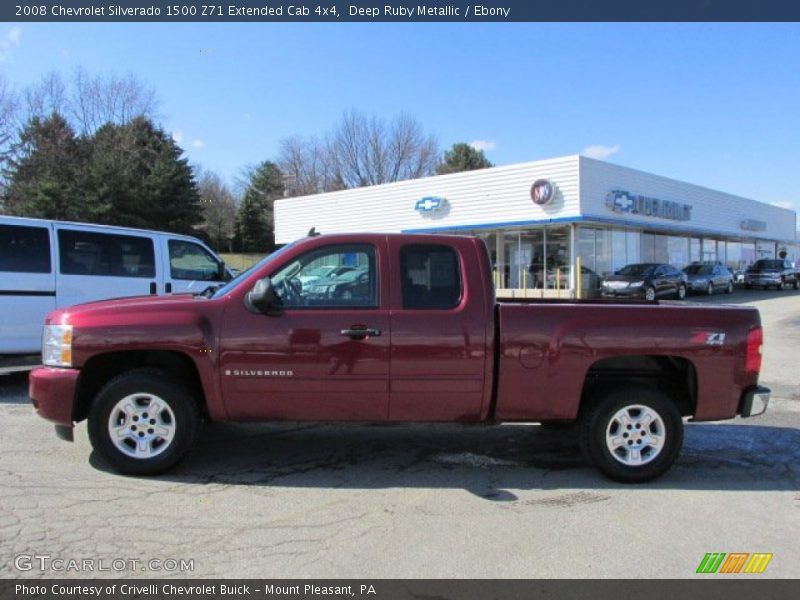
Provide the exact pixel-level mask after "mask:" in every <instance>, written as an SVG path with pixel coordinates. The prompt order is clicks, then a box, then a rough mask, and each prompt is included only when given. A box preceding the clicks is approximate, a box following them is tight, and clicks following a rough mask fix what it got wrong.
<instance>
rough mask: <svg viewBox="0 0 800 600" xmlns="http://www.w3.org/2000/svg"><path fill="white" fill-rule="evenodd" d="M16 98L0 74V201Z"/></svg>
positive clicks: (9, 148) (14, 131)
mask: <svg viewBox="0 0 800 600" xmlns="http://www.w3.org/2000/svg"><path fill="white" fill-rule="evenodd" d="M16 114H17V99H16V97H15V96H14V93H13V91H12V90H11V88H10V87H9V86H8V84H7V83H6V80H5V79H4V78H3V77H2V76H0V202H1V201H2V197H3V195H4V194H5V189H6V183H7V174H6V171H7V169H8V161H9V160H10V158H11V151H12V144H13V141H14V135H15V133H16V130H17V121H16Z"/></svg>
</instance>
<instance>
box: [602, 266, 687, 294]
mask: <svg viewBox="0 0 800 600" xmlns="http://www.w3.org/2000/svg"><path fill="white" fill-rule="evenodd" d="M602 295H603V297H605V298H620V297H622V298H644V299H645V300H655V299H656V298H663V297H668V298H677V299H678V300H683V299H684V298H685V297H686V278H685V275H684V274H683V273H681V272H680V271H679V270H678V269H676V268H675V267H673V266H672V265H663V264H657V263H637V264H633V265H627V266H625V267H623V268H622V269H620V270H619V271H617V272H616V273H614V274H613V275H610V276H608V277H606V279H605V280H604V281H603V288H602Z"/></svg>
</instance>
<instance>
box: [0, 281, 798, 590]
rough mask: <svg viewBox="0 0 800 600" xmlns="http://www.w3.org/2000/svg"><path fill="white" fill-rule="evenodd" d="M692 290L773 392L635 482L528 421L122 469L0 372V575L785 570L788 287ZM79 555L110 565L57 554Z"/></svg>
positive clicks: (226, 430)
mask: <svg viewBox="0 0 800 600" xmlns="http://www.w3.org/2000/svg"><path fill="white" fill-rule="evenodd" d="M691 300H694V301H699V302H731V303H747V304H753V305H755V306H757V307H758V308H759V309H760V310H761V315H762V321H763V323H764V326H765V338H766V342H765V349H764V368H763V371H762V378H761V379H762V382H763V383H764V384H765V385H767V386H769V387H771V388H772V389H773V399H772V402H771V405H770V408H769V410H768V412H767V413H766V414H765V415H763V416H761V417H757V418H754V419H749V420H742V419H736V420H733V421H725V422H720V423H704V424H691V425H689V426H688V427H687V433H686V441H685V445H684V450H683V453H682V455H681V457H680V458H679V460H678V462H677V464H676V465H675V467H674V468H673V469H672V471H671V472H670V473H668V474H667V475H666V476H665V477H663V478H661V479H660V480H658V481H656V482H653V483H650V484H646V485H640V486H628V485H621V484H616V483H613V482H610V481H608V480H606V479H604V478H603V477H602V476H601V475H600V474H599V473H598V472H596V471H595V470H594V469H592V468H590V467H588V466H587V465H586V464H585V463H584V462H583V460H582V458H581V456H580V454H579V452H578V450H577V448H576V447H575V445H574V444H573V442H572V441H571V438H570V437H569V436H564V435H562V434H559V433H553V432H550V431H544V430H542V428H540V427H538V426H527V425H526V426H502V427H493V428H486V427H457V426H372V427H366V426H334V425H313V424H310V425H280V426H278V425H218V426H211V427H208V428H207V429H206V430H205V432H204V434H203V436H202V439H201V441H200V443H199V445H198V447H197V448H196V449H195V450H194V452H193V453H192V454H191V456H190V457H189V459H188V460H187V461H185V462H184V463H182V464H181V466H180V467H179V468H178V469H176V470H175V471H174V472H172V473H171V474H169V475H166V476H162V477H157V478H150V479H139V478H131V477H122V476H119V475H115V474H113V473H110V472H108V471H107V470H106V468H105V467H104V466H103V465H102V464H101V462H100V461H99V459H97V458H96V457H94V456H93V455H92V453H91V449H90V446H89V443H88V440H87V436H86V427H85V424H81V425H80V426H78V427H77V429H76V441H75V443H73V444H70V443H67V442H63V441H60V440H58V439H57V438H56V437H55V435H54V434H53V431H52V428H51V427H50V426H49V425H48V424H47V423H46V422H44V421H43V420H41V419H40V418H38V417H37V416H36V415H35V414H34V412H33V409H32V407H31V405H30V404H29V402H28V400H27V393H26V381H25V377H24V376H19V375H13V376H0V423H2V425H1V427H2V429H0V577H5V578H8V577H58V576H68V577H93V576H103V577H109V576H126V577H127V576H135V577H152V576H156V577H163V576H169V577H257V578H283V577H293V578H294V577H297V578H300V577H302V578H332V577H337V578H339V577H341V578H394V577H401V578H438V577H456V578H467V577H479V578H538V577H548V578H582V577H600V578H606V577H614V578H616V577H622V578H631V577H637V578H688V577H694V576H696V575H695V571H696V569H697V567H698V565H699V563H700V561H701V560H702V559H703V557H704V555H705V554H706V553H708V552H726V553H729V552H749V553H756V552H765V553H772V554H773V555H774V556H773V558H772V561H771V562H770V563H769V565H768V568H767V569H766V571H765V572H764V573H763V574H762V575H748V576H747V577H750V578H752V577H771V578H779V577H780V578H787V577H788V578H796V577H800V545H799V544H798V543H797V532H798V531H800V389H799V388H798V385H797V375H796V374H797V372H798V368H797V367H798V363H800V292H796V291H784V292H776V291H769V292H761V291H743V290H738V291H737V292H736V293H735V294H734V295H732V296H725V295H720V296H714V297H712V298H704V297H692V298H691ZM43 556H47V557H49V558H47V559H42V558H41V557H43ZM20 557H22V558H20ZM85 559H88V560H90V561H94V562H93V563H92V564H93V565H94V568H95V569H97V568H100V567H101V566H105V567H106V568H107V569H108V570H106V571H99V572H98V571H96V570H95V571H94V572H92V571H88V572H87V571H83V572H76V571H67V572H63V571H59V570H54V569H53V562H52V561H54V560H64V561H69V560H78V561H83V560H85ZM150 561H157V562H150ZM172 561H174V562H172ZM181 561H183V563H184V565H183V566H184V568H185V569H186V570H183V571H182V570H181V566H182V565H181ZM58 564H61V563H58ZM83 564H86V563H83ZM190 564H191V567H192V568H191V569H189V566H190ZM42 567H44V569H43V568H42ZM117 567H120V568H119V569H117ZM173 567H174V568H173ZM706 577H708V576H706ZM734 577H736V576H734ZM738 577H744V576H743V575H739V576H738Z"/></svg>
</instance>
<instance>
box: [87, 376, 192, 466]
mask: <svg viewBox="0 0 800 600" xmlns="http://www.w3.org/2000/svg"><path fill="white" fill-rule="evenodd" d="M199 429H200V413H199V410H198V407H197V404H196V402H195V401H194V399H193V398H192V395H191V393H190V392H189V390H188V389H187V388H186V387H185V386H183V385H182V384H181V383H180V382H178V381H175V380H172V379H170V378H169V375H168V374H167V373H166V372H165V371H161V370H159V369H139V370H135V371H130V372H128V373H123V374H122V375H119V376H118V377H115V378H114V379H112V380H111V381H109V382H108V383H107V384H106V386H105V387H104V388H103V389H102V390H100V393H99V394H98V395H97V398H96V399H95V401H94V403H93V404H92V408H91V411H90V413H89V439H90V441H91V443H92V447H93V448H94V449H95V451H96V452H97V453H98V454H99V455H100V456H102V457H103V459H104V460H105V461H106V462H107V463H108V464H109V465H110V466H111V467H113V468H114V469H115V470H116V471H119V472H121V473H127V474H130V475H155V474H158V473H163V472H164V471H167V470H169V469H171V468H172V467H173V466H175V465H176V464H177V463H178V462H179V461H180V460H181V459H182V458H183V457H184V456H185V455H186V453H187V452H188V451H189V448H191V446H192V444H193V443H194V440H195V438H196V437H197V433H198V431H199Z"/></svg>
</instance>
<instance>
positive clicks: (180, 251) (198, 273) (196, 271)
mask: <svg viewBox="0 0 800 600" xmlns="http://www.w3.org/2000/svg"><path fill="white" fill-rule="evenodd" d="M168 245H169V271H170V277H172V279H184V280H189V281H217V280H218V279H219V278H220V272H219V261H218V260H217V259H216V258H215V257H214V256H213V255H212V254H211V253H210V252H209V251H208V250H206V249H205V248H203V247H202V246H200V245H198V244H195V243H194V242H186V241H183V240H169V243H168Z"/></svg>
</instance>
